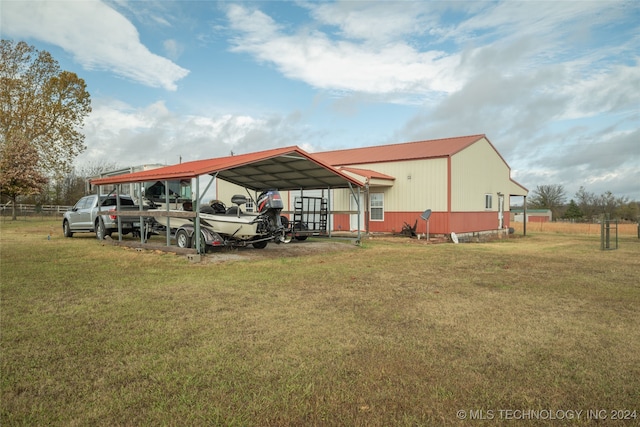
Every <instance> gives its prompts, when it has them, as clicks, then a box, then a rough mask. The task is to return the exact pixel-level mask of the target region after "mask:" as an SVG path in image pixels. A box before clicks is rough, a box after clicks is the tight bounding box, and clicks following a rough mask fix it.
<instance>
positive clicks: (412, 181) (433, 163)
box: [358, 158, 447, 212]
mask: <svg viewBox="0 0 640 427" xmlns="http://www.w3.org/2000/svg"><path fill="white" fill-rule="evenodd" d="M358 167H359V168H362V169H371V170H375V171H376V172H380V173H383V174H385V175H390V176H393V177H395V181H393V185H392V186H391V187H388V186H384V187H376V186H371V187H370V188H369V192H370V193H384V210H385V211H389V212H419V211H424V210H426V209H432V210H435V211H445V210H446V209H447V159H445V158H443V159H424V160H411V161H404V162H389V163H373V164H369V165H366V164H365V165H358Z"/></svg>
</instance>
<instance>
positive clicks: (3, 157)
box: [0, 135, 48, 220]
mask: <svg viewBox="0 0 640 427" xmlns="http://www.w3.org/2000/svg"><path fill="white" fill-rule="evenodd" d="M38 160H39V158H38V151H37V150H36V148H35V147H34V146H33V145H32V144H30V143H29V142H27V141H24V140H23V139H20V138H17V137H16V136H15V135H12V136H11V137H10V138H9V139H8V140H7V141H6V142H5V143H4V144H2V145H0V191H1V192H2V194H5V195H7V196H8V197H9V198H10V199H11V218H12V219H14V220H15V219H16V199H17V197H18V196H19V195H30V194H38V193H39V192H41V191H42V189H43V188H44V187H45V185H46V184H47V182H48V180H47V178H46V177H45V176H44V175H43V174H42V173H41V171H40V169H39V168H38Z"/></svg>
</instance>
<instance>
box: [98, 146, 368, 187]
mask: <svg viewBox="0 0 640 427" xmlns="http://www.w3.org/2000/svg"><path fill="white" fill-rule="evenodd" d="M216 174H217V177H218V178H220V179H223V180H225V181H229V182H231V183H233V184H237V185H240V186H242V187H246V188H248V189H251V190H261V189H265V188H277V189H279V190H297V189H300V188H309V189H319V188H328V187H331V188H344V187H348V186H349V185H354V186H360V185H361V184H360V183H359V182H358V181H357V180H355V179H354V178H351V177H350V176H348V175H347V174H345V173H343V172H341V171H340V170H338V169H336V168H334V167H332V166H330V165H328V164H327V163H324V162H323V161H320V160H318V159H317V158H315V157H314V156H313V155H312V154H309V153H307V152H305V151H304V150H302V149H301V148H300V147H297V146H291V147H284V148H276V149H272V150H266V151H259V152H255V153H248V154H240V155H235V156H228V157H218V158H213V159H206V160H195V161H192V162H184V163H180V164H176V165H172V166H165V167H161V168H157V169H151V170H146V171H140V172H133V173H128V174H124V175H116V176H110V177H105V178H98V179H93V180H91V184H92V185H108V184H124V183H130V182H149V181H164V180H167V181H170V180H181V179H191V178H196V177H198V176H201V175H216Z"/></svg>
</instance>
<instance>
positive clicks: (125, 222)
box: [62, 194, 149, 240]
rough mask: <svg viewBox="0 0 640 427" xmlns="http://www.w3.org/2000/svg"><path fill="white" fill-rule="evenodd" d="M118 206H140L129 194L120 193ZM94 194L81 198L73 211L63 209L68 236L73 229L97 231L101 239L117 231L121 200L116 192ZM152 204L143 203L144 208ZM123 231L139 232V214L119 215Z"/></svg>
mask: <svg viewBox="0 0 640 427" xmlns="http://www.w3.org/2000/svg"><path fill="white" fill-rule="evenodd" d="M119 199H120V202H119V205H120V206H119V209H120V210H121V211H124V210H128V211H134V210H140V207H139V206H138V205H136V204H135V202H134V200H133V199H132V198H131V197H130V196H126V195H122V194H121V195H120V196H119ZM99 200H100V203H98V195H97V194H92V195H89V196H85V197H83V198H81V199H80V200H78V202H77V203H76V204H75V205H74V206H73V208H72V209H71V210H70V211H67V212H65V213H64V216H63V218H62V231H63V233H64V236H65V237H72V236H73V234H74V233H96V237H97V238H98V240H103V239H104V238H105V237H106V236H110V235H111V234H112V233H117V232H118V217H117V215H116V210H117V208H118V201H117V200H116V196H115V195H114V194H109V195H102V196H100V197H99ZM147 209H149V207H145V206H143V210H147ZM120 226H121V230H122V234H128V233H132V234H133V235H137V236H140V234H141V233H140V218H139V217H134V216H122V217H121V218H120Z"/></svg>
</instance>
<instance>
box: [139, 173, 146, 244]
mask: <svg viewBox="0 0 640 427" xmlns="http://www.w3.org/2000/svg"><path fill="white" fill-rule="evenodd" d="M142 184H143V183H142V182H139V183H138V210H139V211H140V243H144V242H145V240H146V237H147V227H146V224H145V221H144V217H143V216H142V211H143V209H142V208H143V206H142V205H143V204H144V202H143V200H142Z"/></svg>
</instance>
